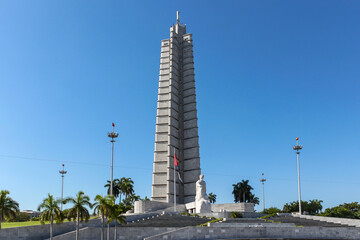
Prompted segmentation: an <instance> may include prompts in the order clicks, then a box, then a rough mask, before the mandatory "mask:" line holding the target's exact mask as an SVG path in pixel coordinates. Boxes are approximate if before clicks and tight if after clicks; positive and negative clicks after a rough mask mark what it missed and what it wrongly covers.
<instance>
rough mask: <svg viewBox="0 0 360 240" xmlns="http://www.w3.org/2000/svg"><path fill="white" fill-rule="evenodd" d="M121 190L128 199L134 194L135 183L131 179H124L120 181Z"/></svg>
mask: <svg viewBox="0 0 360 240" xmlns="http://www.w3.org/2000/svg"><path fill="white" fill-rule="evenodd" d="M119 188H120V192H121V193H122V194H124V195H125V199H127V198H128V196H129V195H130V194H132V193H134V181H133V180H131V178H125V177H122V178H121V180H120V181H119ZM120 202H121V196H120Z"/></svg>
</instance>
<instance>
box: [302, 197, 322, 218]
mask: <svg viewBox="0 0 360 240" xmlns="http://www.w3.org/2000/svg"><path fill="white" fill-rule="evenodd" d="M322 202H323V201H322V200H318V199H314V200H309V202H308V204H307V205H305V206H306V209H305V211H306V212H308V213H309V214H311V215H314V214H319V213H320V212H321V210H322V208H323V207H322V204H321V203H322Z"/></svg>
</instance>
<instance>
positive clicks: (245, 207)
mask: <svg viewBox="0 0 360 240" xmlns="http://www.w3.org/2000/svg"><path fill="white" fill-rule="evenodd" d="M254 206H255V204H254V203H222V204H211V211H212V212H224V211H227V212H254Z"/></svg>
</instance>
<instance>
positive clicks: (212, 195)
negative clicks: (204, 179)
mask: <svg viewBox="0 0 360 240" xmlns="http://www.w3.org/2000/svg"><path fill="white" fill-rule="evenodd" d="M208 197H209V200H210V203H215V202H216V194H214V193H212V192H211V193H209V196H208Z"/></svg>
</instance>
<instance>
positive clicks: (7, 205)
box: [0, 190, 19, 229]
mask: <svg viewBox="0 0 360 240" xmlns="http://www.w3.org/2000/svg"><path fill="white" fill-rule="evenodd" d="M9 194H10V192H9V191H8V190H1V192H0V229H1V222H2V221H4V220H5V218H10V217H16V213H17V212H19V204H18V203H17V202H16V201H14V200H13V199H12V198H11V197H9V196H8V195H9Z"/></svg>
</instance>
